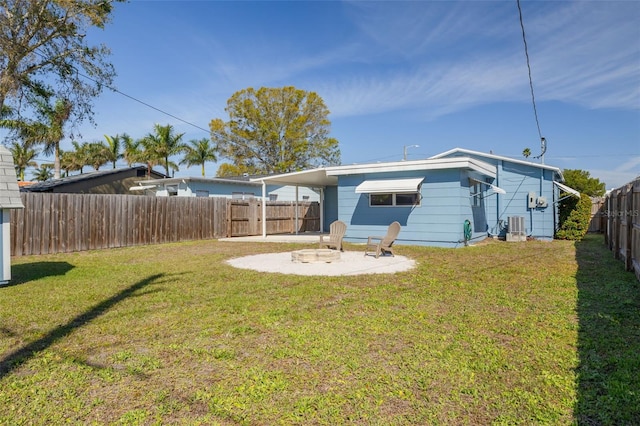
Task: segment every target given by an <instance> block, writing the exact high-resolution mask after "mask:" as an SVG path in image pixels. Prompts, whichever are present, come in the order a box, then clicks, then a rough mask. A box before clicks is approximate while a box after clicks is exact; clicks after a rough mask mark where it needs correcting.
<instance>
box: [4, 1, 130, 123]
mask: <svg viewBox="0 0 640 426" xmlns="http://www.w3.org/2000/svg"><path fill="white" fill-rule="evenodd" d="M119 1H122V0H103V1H95V0H73V1H67V0H64V1H62V0H3V1H2V2H0V110H2V108H3V107H4V106H5V104H7V103H8V102H11V103H12V104H13V105H14V106H16V107H17V108H18V109H19V108H25V107H31V106H33V104H32V102H33V101H34V99H35V100H37V99H39V98H41V97H42V96H44V97H45V98H47V99H50V98H57V99H67V100H69V102H70V104H72V105H74V106H75V108H74V109H73V114H74V116H75V118H76V119H77V120H78V121H82V120H83V119H84V118H85V117H88V118H89V119H90V120H91V119H92V114H91V100H92V99H93V98H95V97H97V96H98V95H99V94H100V93H101V92H102V89H103V88H104V87H105V86H109V85H110V84H111V83H112V81H113V78H114V76H115V71H114V68H113V66H112V65H111V64H110V63H108V62H107V61H106V57H107V56H108V55H109V50H108V49H107V48H106V47H105V46H104V45H98V46H92V45H89V44H88V43H87V39H86V38H85V34H86V32H87V30H88V29H89V28H92V27H97V28H104V26H105V24H106V23H107V22H108V21H109V18H110V15H111V12H112V10H113V4H114V3H115V2H119ZM85 76H86V77H88V78H85Z"/></svg>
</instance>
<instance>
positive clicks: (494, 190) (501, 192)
mask: <svg viewBox="0 0 640 426" xmlns="http://www.w3.org/2000/svg"><path fill="white" fill-rule="evenodd" d="M469 180H471V181H473V182H477V183H481V184H483V185H487V186H488V187H489V188H491V189H493V192H495V193H496V194H506V193H507V191H505V190H504V189H502V188H500V187H499V186H496V185H494V184H492V183H488V182H483V181H481V180H478V179H473V178H469Z"/></svg>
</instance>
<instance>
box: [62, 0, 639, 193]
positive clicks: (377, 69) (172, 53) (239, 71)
mask: <svg viewBox="0 0 640 426" xmlns="http://www.w3.org/2000/svg"><path fill="white" fill-rule="evenodd" d="M521 6H522V12H523V19H524V26H525V32H526V39H527V44H528V49H529V57H530V63H531V73H532V78H533V87H534V93H535V97H536V105H537V112H538V118H539V123H540V128H541V132H542V135H543V136H544V137H545V138H546V139H547V143H548V148H547V153H546V155H545V163H546V164H549V165H553V166H557V167H559V168H561V169H565V168H569V169H583V170H587V171H589V172H590V173H591V175H592V176H594V177H597V178H599V179H600V180H601V181H604V182H605V183H606V185H607V188H613V187H618V186H621V185H623V184H624V183H626V182H629V181H631V180H632V179H634V178H635V177H636V176H638V175H640V2H637V1H586V2H572V1H553V2H551V1H531V0H522V1H521ZM88 37H89V39H90V41H91V42H92V43H98V42H100V43H104V44H106V45H107V46H108V47H109V48H110V49H111V51H112V55H111V62H112V63H113V64H114V65H115V67H116V70H117V73H118V76H117V78H116V81H115V87H116V88H117V89H118V90H119V91H120V92H122V93H124V94H126V95H128V96H130V97H133V98H136V99H139V100H140V101H143V102H144V103H146V104H149V105H152V106H153V107H155V108H157V109H160V110H162V111H165V112H168V113H170V114H171V115H173V116H175V117H178V118H179V119H180V120H178V119H176V118H173V117H171V116H168V115H165V114H163V113H161V112H159V111H157V110H156V109H153V108H150V107H148V106H145V105H143V104H141V103H139V102H136V101H134V100H132V99H131V98H129V97H127V96H124V95H122V94H119V93H113V92H111V91H105V93H103V95H102V96H101V97H100V98H99V99H97V100H96V102H95V120H96V122H97V127H95V128H94V127H92V126H89V125H87V126H83V128H82V129H81V133H82V139H80V140H82V141H92V140H103V135H104V134H109V135H115V134H117V133H124V132H126V133H128V134H129V135H131V136H133V137H134V138H140V137H142V136H144V135H145V134H147V133H149V132H150V131H151V130H152V128H153V125H154V123H160V124H163V125H164V124H172V125H174V127H175V128H176V130H177V131H178V132H184V133H185V136H184V139H185V140H186V141H188V140H191V139H199V138H203V137H207V136H208V134H207V129H208V125H209V121H210V120H211V119H213V118H222V119H223V120H226V119H227V118H228V116H227V115H226V113H225V111H224V108H225V106H226V102H227V100H228V99H229V98H230V97H231V95H232V94H233V93H235V92H236V91H239V90H242V89H245V88H248V87H254V88H259V87H263V86H264V87H283V86H295V87H296V88H298V89H303V90H307V91H314V92H316V93H318V94H319V95H320V96H321V97H322V98H323V99H324V101H325V104H326V105H327V107H328V109H329V110H330V111H331V114H330V116H329V118H330V120H331V122H332V132H331V136H333V137H335V138H336V139H338V140H339V142H340V150H341V153H342V162H343V164H352V163H365V162H377V161H396V160H401V159H402V156H403V151H404V150H403V147H404V146H405V145H419V147H413V148H409V149H408V150H407V153H408V159H410V160H411V159H420V158H426V157H429V156H432V155H435V154H437V153H440V152H443V151H446V150H449V149H451V148H454V147H462V148H467V149H472V150H477V151H484V152H489V151H492V152H493V153H494V154H498V155H505V156H512V157H516V158H520V159H522V158H523V157H522V150H523V149H524V148H526V147H529V148H530V149H531V151H532V153H533V155H534V156H535V155H537V154H539V152H540V139H539V136H538V130H537V127H536V122H535V118H534V112H533V106H532V101H531V92H530V87H529V79H528V71H527V66H526V58H525V54H524V44H523V40H522V30H521V27H520V22H519V15H518V8H517V3H516V1H515V0H513V1H487V2H485V1H464V2H455V1H434V2H427V1H411V2H403V1H375V2H365V1H355V2H350V1H346V2H341V1H319V2H308V1H296V2H287V1H261V2H249V1H234V2H231V1H136V0H133V1H131V2H129V3H126V4H118V5H117V6H116V11H115V14H114V15H113V22H112V23H111V24H109V25H108V26H107V27H106V28H105V29H104V30H102V31H97V30H96V31H92V32H90V33H89V35H88ZM181 120H183V121H181ZM184 121H186V122H188V123H192V124H194V125H195V126H193V125H190V124H186V123H185V122H184ZM62 147H63V149H64V148H65V147H67V148H70V142H69V141H64V142H63V143H62ZM223 161H225V160H224V159H221V160H220V162H223ZM532 161H539V160H532ZM123 165H124V164H123ZM105 167H106V166H105ZM217 167H218V165H217V164H214V163H212V164H208V166H207V168H206V174H207V176H208V177H213V176H214V175H215V171H216V169H217ZM199 174H200V170H199V167H191V168H186V167H185V166H181V168H180V171H179V172H177V173H176V176H198V175H199Z"/></svg>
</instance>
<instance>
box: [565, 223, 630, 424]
mask: <svg viewBox="0 0 640 426" xmlns="http://www.w3.org/2000/svg"><path fill="white" fill-rule="evenodd" d="M576 260H577V262H578V272H577V276H576V280H577V285H578V306H577V313H578V321H579V330H578V356H579V366H578V370H577V381H578V395H577V402H576V407H575V411H574V412H575V420H576V422H577V424H578V425H623V424H624V425H630V424H638V422H639V421H640V420H639V419H640V283H639V282H638V280H637V279H636V277H635V275H634V274H633V273H631V272H627V271H625V270H624V267H623V263H622V262H620V261H618V260H615V259H614V257H613V254H612V253H611V252H610V251H608V250H607V248H606V247H605V245H604V242H603V238H602V236H601V235H588V236H587V238H585V240H583V241H582V242H579V243H576Z"/></svg>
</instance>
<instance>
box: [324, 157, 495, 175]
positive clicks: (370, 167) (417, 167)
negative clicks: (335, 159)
mask: <svg viewBox="0 0 640 426" xmlns="http://www.w3.org/2000/svg"><path fill="white" fill-rule="evenodd" d="M445 169H471V170H475V171H477V172H478V173H480V174H482V175H484V176H488V177H490V178H494V179H495V177H496V173H497V171H496V167H495V166H493V165H491V164H489V163H485V162H484V161H480V160H476V159H474V158H468V157H448V158H438V159H427V160H412V161H396V162H392V163H372V164H354V165H349V166H336V167H328V168H327V169H326V171H327V176H344V175H353V174H364V173H387V172H404V171H422V170H445Z"/></svg>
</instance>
